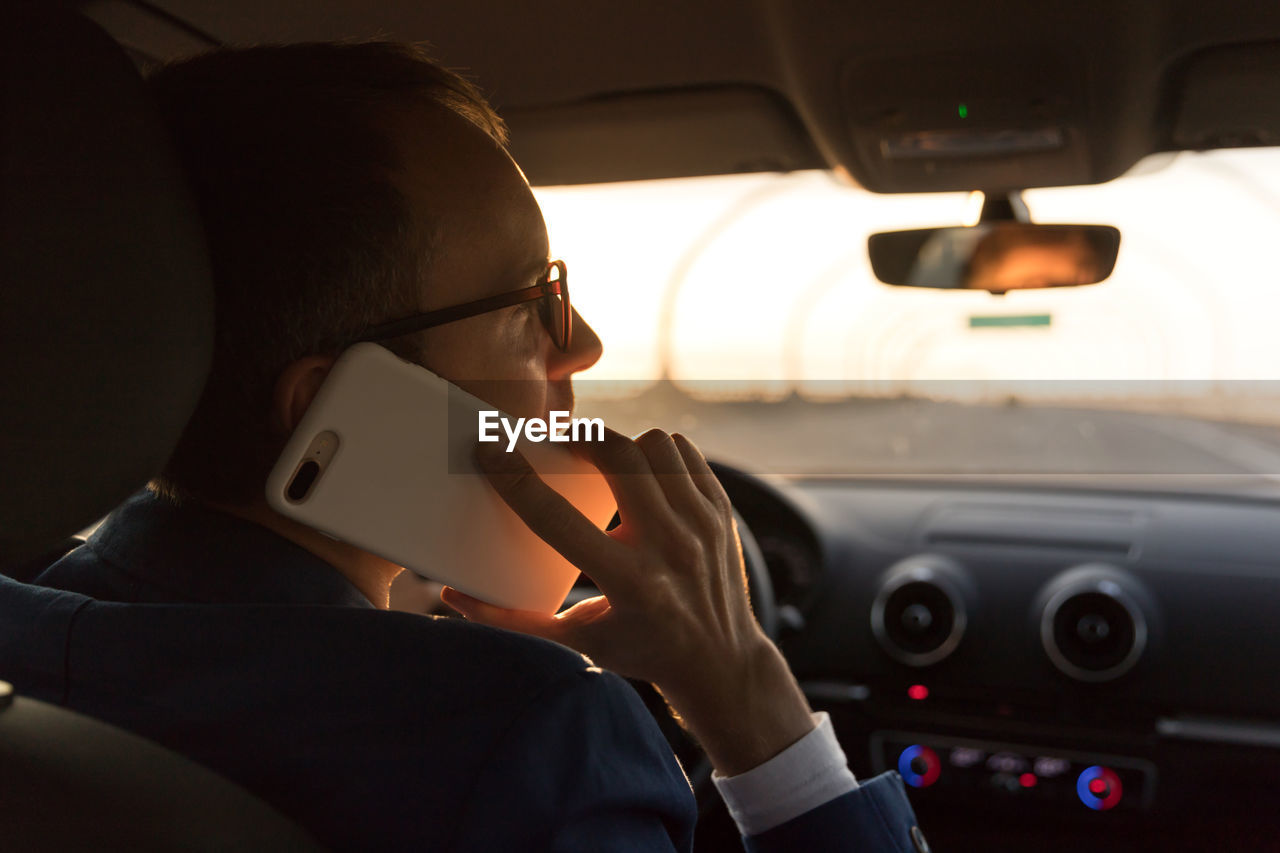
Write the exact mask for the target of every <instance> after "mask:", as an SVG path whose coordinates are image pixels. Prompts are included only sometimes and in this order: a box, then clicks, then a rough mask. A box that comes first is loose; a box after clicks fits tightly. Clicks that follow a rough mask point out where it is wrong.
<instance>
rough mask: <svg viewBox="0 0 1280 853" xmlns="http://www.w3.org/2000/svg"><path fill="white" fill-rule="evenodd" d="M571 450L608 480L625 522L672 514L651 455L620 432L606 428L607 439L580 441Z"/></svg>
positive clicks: (605, 435) (605, 436)
mask: <svg viewBox="0 0 1280 853" xmlns="http://www.w3.org/2000/svg"><path fill="white" fill-rule="evenodd" d="M572 449H573V450H574V452H576V453H577V454H578V455H580V456H581V457H582V458H584V459H586V460H587V461H588V462H590V463H591V464H592V465H594V466H595V467H596V468H598V469H599V470H600V473H601V474H603V475H604V477H605V479H606V480H607V481H608V482H609V488H610V489H611V490H612V491H613V496H614V498H615V499H616V500H617V501H618V511H619V512H620V513H621V515H622V520H623V523H627V522H628V520H629V519H635V518H636V517H637V516H640V517H655V516H658V517H661V516H662V515H664V514H666V515H669V514H670V508H671V502H670V501H669V500H668V499H667V496H666V493H665V492H664V491H663V488H662V486H660V485H659V484H658V481H657V479H656V478H655V477H654V476H653V475H654V473H655V472H654V469H653V466H652V465H651V464H650V461H649V457H648V456H647V455H646V454H645V452H644V451H643V450H642V449H641V448H640V446H639V445H638V444H637V443H636V442H634V441H632V440H631V439H629V438H627V437H626V436H625V435H623V434H622V433H620V432H615V431H614V430H611V429H609V428H608V427H605V429H604V441H579V442H575V443H574V444H573V445H572Z"/></svg>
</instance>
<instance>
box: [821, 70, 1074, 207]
mask: <svg viewBox="0 0 1280 853" xmlns="http://www.w3.org/2000/svg"><path fill="white" fill-rule="evenodd" d="M1082 71H1083V69H1082V68H1081V66H1080V65H1079V63H1075V64H1072V63H1069V62H1067V61H1065V60H1063V61H1054V60H1053V59H1052V58H1051V57H1046V56H1045V55H1044V54H1042V53H1038V54H1036V55H1034V56H1032V55H1027V56H1020V55H1017V54H1003V55H999V56H993V55H992V54H991V53H990V52H983V53H981V54H968V53H950V54H940V55H938V54H933V55H927V56H919V55H908V56H894V57H881V58H874V59H861V60H857V61H854V62H851V63H850V64H849V65H848V67H847V68H846V70H845V72H844V75H843V78H842V81H841V86H842V93H843V99H844V104H845V109H846V115H847V120H848V132H849V135H850V138H851V141H852V150H853V152H854V155H855V156H856V157H857V160H858V164H859V166H860V167H861V168H859V169H857V174H858V178H859V180H861V182H862V183H863V184H865V185H866V187H867V188H868V189H871V190H875V191H877V192H937V191H945V190H972V189H983V190H1007V189H1017V188H1021V187H1026V186H1044V185H1050V184H1084V183H1089V182H1091V181H1093V180H1095V179H1096V178H1095V176H1094V175H1093V174H1092V168H1091V166H1092V163H1091V158H1090V156H1089V150H1088V138H1087V136H1086V133H1085V129H1086V128H1087V127H1088V126H1089V124H1090V121H1089V119H1090V116H1089V112H1088V104H1089V101H1088V97H1087V91H1086V89H1085V85H1084V81H1083V80H1082V79H1080V75H1081V73H1082Z"/></svg>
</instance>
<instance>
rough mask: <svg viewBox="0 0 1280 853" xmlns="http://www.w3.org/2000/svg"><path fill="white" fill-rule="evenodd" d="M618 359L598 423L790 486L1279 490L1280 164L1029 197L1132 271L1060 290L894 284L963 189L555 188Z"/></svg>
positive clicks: (591, 401) (825, 179) (587, 311)
mask: <svg viewBox="0 0 1280 853" xmlns="http://www.w3.org/2000/svg"><path fill="white" fill-rule="evenodd" d="M537 195H538V198H539V201H540V203H541V204H542V206H543V210H544V213H545V215H546V218H547V222H548V226H549V228H550V231H551V239H552V247H553V250H554V251H555V252H556V253H557V254H558V256H560V257H564V258H566V259H567V260H568V262H569V268H570V271H571V276H572V278H571V282H572V289H573V290H572V293H573V299H574V304H575V305H576V306H577V307H578V308H579V310H580V312H581V313H582V315H583V316H584V318H586V320H587V321H588V322H589V323H591V324H592V325H593V326H594V327H595V329H596V331H597V332H598V333H599V334H600V337H601V338H602V340H603V341H604V344H605V354H604V357H603V359H602V360H601V361H600V363H599V364H598V365H597V366H596V367H595V368H593V369H592V370H591V371H589V372H588V373H586V374H583V375H582V377H581V378H580V379H579V380H578V381H577V383H576V387H577V389H578V397H579V400H580V406H579V408H580V410H581V411H582V412H584V413H591V414H602V415H604V416H605V417H606V419H607V420H609V421H610V422H612V423H613V424H615V425H616V426H617V428H619V429H623V430H640V429H644V428H646V427H648V426H653V425H657V426H662V427H663V428H666V429H670V430H680V431H684V432H686V433H688V434H689V435H691V436H692V437H693V438H694V439H695V440H697V441H698V442H699V443H700V444H701V445H702V446H703V448H704V450H706V451H707V452H708V453H709V454H715V455H717V456H719V457H720V458H722V459H725V460H726V461H730V462H733V461H738V462H740V463H743V464H747V465H749V466H750V467H752V468H753V469H755V470H760V471H772V472H775V473H781V474H797V475H807V474H855V473H856V474H862V473H925V474H933V473H1085V474H1089V473H1093V474H1135V473H1136V474H1233V475H1240V474H1247V475H1264V476H1267V477H1269V478H1270V477H1280V433H1277V431H1276V429H1275V428H1274V426H1273V425H1275V424H1280V383H1274V382H1273V381H1272V379H1273V377H1275V376H1276V374H1277V365H1278V364H1280V335H1278V334H1277V327H1276V317H1277V316H1280V311H1278V310H1277V309H1280V268H1278V265H1277V263H1276V261H1275V257H1274V256H1275V251H1274V246H1275V245H1276V244H1277V240H1278V239H1280V149H1251V150H1230V151H1215V152H1208V153H1183V154H1180V155H1177V156H1173V155H1159V156H1157V157H1154V158H1150V159H1148V160H1147V161H1145V162H1144V163H1142V164H1140V165H1139V166H1138V167H1137V168H1136V169H1135V170H1134V171H1133V172H1131V173H1130V174H1128V175H1126V176H1124V177H1122V178H1120V179H1118V180H1115V181H1112V182H1110V183H1108V184H1103V185H1099V186H1087V187H1066V188H1051V189H1038V190H1028V191H1026V192H1025V193H1024V194H1023V198H1024V200H1025V202H1026V204H1027V207H1028V209H1029V210H1030V212H1031V216H1032V218H1033V219H1034V221H1036V222H1042V223H1055V222H1062V223H1089V224H1101V225H1113V226H1115V227H1117V228H1119V230H1120V233H1121V235H1122V238H1121V245H1120V251H1119V257H1118V259H1117V261H1116V266H1115V270H1114V273H1113V274H1112V276H1111V277H1110V278H1109V279H1108V280H1107V281H1104V282H1102V283H1101V284H1098V285H1093V286H1088V287H1076V288H1054V289H1050V290H1017V291H1010V292H1008V293H1006V294H1003V295H997V294H992V293H988V292H985V291H970V290H947V291H941V290H930V289H914V288H900V287H891V286H888V285H884V284H881V283H879V282H878V281H877V280H876V279H875V276H874V275H873V274H872V271H871V266H870V263H869V261H868V257H867V249H866V245H867V237H868V236H869V235H870V234H872V233H875V232H880V231H887V230H894V229H905V228H920V227H927V226H937V225H958V224H962V223H965V222H966V221H970V222H971V221H972V217H973V215H974V211H973V205H974V202H975V200H974V199H973V198H971V197H970V196H969V195H968V194H965V193H947V194H936V195H902V196H886V195H876V194H872V193H869V192H865V191H862V190H858V189H853V188H850V187H848V186H846V185H843V184H841V183H839V182H838V181H837V180H836V179H835V178H834V177H833V176H832V175H831V174H829V173H826V172H800V173H792V174H757V175H739V176H724V177H712V178H696V179H681V180H669V181H650V182H640V183H632V184H613V185H601V186H588V187H552V188H540V189H538V190H537Z"/></svg>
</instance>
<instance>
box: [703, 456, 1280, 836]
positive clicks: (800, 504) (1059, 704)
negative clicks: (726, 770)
mask: <svg viewBox="0 0 1280 853" xmlns="http://www.w3.org/2000/svg"><path fill="white" fill-rule="evenodd" d="M718 470H719V473H720V475H721V478H722V481H723V482H724V484H725V487H726V490H727V491H729V493H730V495H731V497H733V498H734V501H735V505H736V506H737V508H738V510H739V512H740V513H741V515H742V517H743V518H744V519H745V521H746V522H747V524H748V526H749V527H750V528H751V530H752V531H753V533H754V534H755V536H756V538H757V540H758V542H759V543H760V546H761V550H762V551H763V552H764V557H765V561H766V563H767V564H768V567H769V573H770V575H771V578H772V581H773V585H774V587H775V590H776V592H777V598H778V605H779V612H780V624H781V628H780V632H779V638H778V639H779V646H780V647H781V648H782V650H783V652H784V654H785V655H786V656H787V658H788V660H789V661H790V663H791V665H792V668H793V670H794V671H795V673H796V675H797V677H798V678H799V679H800V681H801V683H802V685H803V686H804V688H805V691H806V693H807V694H808V696H809V699H810V702H811V703H812V704H813V706H814V708H815V709H817V710H825V711H827V712H829V713H830V714H831V717H832V720H833V722H834V724H835V727H836V731H837V734H838V735H839V737H840V740H841V743H842V744H843V746H844V749H845V751H846V753H847V754H848V756H849V760H850V764H851V766H852V768H853V770H854V772H855V774H857V775H858V776H860V777H865V776H870V775H874V774H876V773H879V772H882V771H884V770H888V769H895V770H897V771H898V772H899V773H901V774H902V776H903V778H904V780H905V781H906V782H907V784H908V785H909V786H910V787H909V788H908V791H909V793H910V796H911V800H912V804H913V806H914V808H915V809H916V812H917V815H918V816H919V818H920V820H921V824H922V826H923V827H924V829H925V830H926V832H927V833H928V835H929V839H930V841H931V843H932V844H933V845H934V846H935V848H937V849H1023V848H1028V849H1029V848H1031V847H1032V846H1034V847H1035V848H1036V849H1051V850H1052V849H1061V850H1079V849H1085V847H1084V845H1085V844H1087V845H1088V849H1090V850H1146V849H1161V850H1169V849H1179V850H1180V849H1209V848H1210V847H1213V848H1219V847H1222V846H1227V845H1231V846H1234V845H1237V844H1241V843H1247V844H1250V845H1251V846H1252V847H1254V848H1255V849H1275V847H1274V845H1276V844H1277V843H1280V842H1277V839H1278V838H1280V679H1278V678H1277V672H1280V629H1278V628H1277V624H1276V623H1277V616H1280V501H1277V500H1275V499H1271V498H1263V497H1257V496H1245V495H1229V494H1209V493H1205V494H1197V493H1174V492H1167V491H1166V492H1157V491H1142V490H1138V489H1130V490H1112V489H1096V490H1095V489H1089V488H1078V487H1077V488H1070V489H1065V488H1055V487H1053V486H1052V485H1046V484H1039V485H1024V484H1019V483H1009V482H1001V483H991V484H981V483H974V482H972V481H962V482H950V483H949V482H946V481H925V480H920V479H909V478H903V479H887V478H877V479H867V480H858V479H847V478H826V479H810V480H777V481H774V480H769V481H766V480H762V479H759V478H756V477H753V476H750V475H747V474H744V473H742V472H740V471H736V470H733V469H726V468H720V469H718ZM726 849H727V848H726Z"/></svg>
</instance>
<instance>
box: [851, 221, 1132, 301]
mask: <svg viewBox="0 0 1280 853" xmlns="http://www.w3.org/2000/svg"><path fill="white" fill-rule="evenodd" d="M1119 251H1120V231H1119V230H1118V229H1116V228H1112V227H1111V226H1110V225H1036V224H1033V223H1030V222H993V223H985V224H979V225H974V226H971V227H955V228H922V229H917V230H914V231H886V232H883V233H880V234H872V235H871V236H870V237H869V238H868V239H867V252H868V254H869V255H870V256H871V269H872V270H873V271H874V272H875V274H876V278H878V279H880V280H881V281H883V282H884V283H885V284H893V285H899V286H902V287H935V288H946V289H958V290H986V291H990V292H991V293H1007V292H1008V291H1010V290H1026V289H1030V288H1045V287H1076V286H1079V285H1083V284H1096V283H1098V282H1100V281H1102V280H1104V279H1106V278H1107V277H1108V276H1110V275H1111V271H1112V270H1113V269H1115V265H1116V254H1117V253H1118V252H1119Z"/></svg>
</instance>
